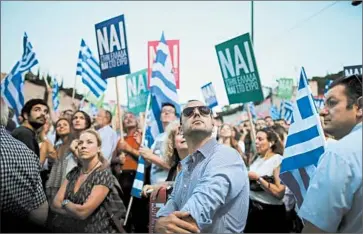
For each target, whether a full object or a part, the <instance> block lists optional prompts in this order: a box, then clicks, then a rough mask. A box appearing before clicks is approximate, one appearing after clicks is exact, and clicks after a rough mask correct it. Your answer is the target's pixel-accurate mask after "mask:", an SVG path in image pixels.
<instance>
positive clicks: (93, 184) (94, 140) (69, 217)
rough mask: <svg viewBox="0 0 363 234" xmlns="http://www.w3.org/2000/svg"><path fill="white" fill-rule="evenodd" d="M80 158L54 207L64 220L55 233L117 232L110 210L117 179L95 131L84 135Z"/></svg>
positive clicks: (79, 143) (68, 175)
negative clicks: (109, 206)
mask: <svg viewBox="0 0 363 234" xmlns="http://www.w3.org/2000/svg"><path fill="white" fill-rule="evenodd" d="M78 157H79V162H80V163H79V164H78V165H77V166H76V167H75V168H73V169H72V170H71V172H70V173H69V174H67V176H66V179H65V181H64V182H63V184H62V186H61V188H60V189H59V191H58V193H57V195H56V197H55V199H54V201H53V203H52V205H51V208H52V210H53V211H54V212H56V213H58V214H60V215H59V216H58V217H59V218H60V219H61V222H58V226H57V227H55V229H56V230H55V231H57V232H78V233H85V232H94V233H96V232H97V233H115V232H118V229H117V227H116V223H114V222H113V219H112V216H113V214H110V213H109V211H108V208H107V206H108V205H109V203H107V202H108V200H109V198H110V197H109V196H111V192H110V191H112V188H113V186H114V183H115V181H116V179H115V178H114V176H113V175H112V173H111V171H110V169H109V165H108V162H107V160H106V159H105V158H104V157H103V155H102V152H101V139H100V136H99V135H98V133H97V132H96V131H95V130H92V129H88V130H85V131H84V132H82V133H81V135H80V138H79V141H78ZM118 198H119V197H118ZM119 200H121V198H119ZM59 224H61V225H59Z"/></svg>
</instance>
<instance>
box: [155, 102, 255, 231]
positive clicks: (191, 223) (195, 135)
mask: <svg viewBox="0 0 363 234" xmlns="http://www.w3.org/2000/svg"><path fill="white" fill-rule="evenodd" d="M181 123H182V132H183V134H184V137H185V139H186V141H187V144H188V148H189V149H188V150H189V155H188V156H187V157H186V158H185V159H183V160H182V161H181V165H182V170H181V172H179V174H178V175H177V178H176V181H175V185H174V189H173V192H172V194H171V195H170V198H169V200H168V201H167V203H166V205H165V206H164V207H162V208H161V209H160V210H159V212H158V213H157V217H158V218H159V219H158V220H157V222H156V225H155V231H156V232H159V233H165V232H177V233H182V232H209V233H212V232H213V233H231V232H233V233H241V232H243V230H244V227H245V223H246V219H247V213H248V205H249V180H248V175H247V169H246V166H245V164H244V162H243V160H242V158H241V156H240V154H239V153H238V152H237V151H236V150H234V149H233V148H231V147H228V146H224V145H221V144H219V143H217V141H216V139H215V138H214V137H212V130H213V118H212V113H211V110H210V109H209V108H208V107H207V106H205V104H203V103H202V102H200V101H195V100H193V101H189V102H188V103H187V105H186V107H185V108H184V110H183V113H182V116H181Z"/></svg>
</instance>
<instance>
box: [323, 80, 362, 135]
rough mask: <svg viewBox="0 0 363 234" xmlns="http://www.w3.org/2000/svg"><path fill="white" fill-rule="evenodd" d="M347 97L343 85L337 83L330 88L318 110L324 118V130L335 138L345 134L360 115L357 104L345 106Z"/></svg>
mask: <svg viewBox="0 0 363 234" xmlns="http://www.w3.org/2000/svg"><path fill="white" fill-rule="evenodd" d="M347 106H348V97H347V96H346V94H345V86H344V85H337V86H335V87H333V88H332V89H330V90H329V91H328V93H327V95H326V100H325V106H324V108H323V110H322V111H321V112H320V115H321V116H322V117H323V118H324V124H323V126H324V131H325V132H326V133H328V134H330V135H332V136H334V137H335V138H336V139H341V138H342V137H344V136H345V135H347V134H348V133H349V132H350V131H351V130H352V129H353V127H354V126H355V125H356V123H357V119H358V118H361V117H362V112H361V110H359V109H358V105H356V104H354V105H353V107H352V108H347Z"/></svg>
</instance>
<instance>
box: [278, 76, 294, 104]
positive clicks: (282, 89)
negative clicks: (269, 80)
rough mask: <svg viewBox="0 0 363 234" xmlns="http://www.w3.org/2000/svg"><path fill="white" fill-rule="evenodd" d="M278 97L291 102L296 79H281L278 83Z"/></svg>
mask: <svg viewBox="0 0 363 234" xmlns="http://www.w3.org/2000/svg"><path fill="white" fill-rule="evenodd" d="M277 82H278V83H279V86H278V88H277V96H278V97H279V98H281V99H287V100H290V99H291V97H292V93H293V86H294V79H291V78H280V79H279V80H278V81H277Z"/></svg>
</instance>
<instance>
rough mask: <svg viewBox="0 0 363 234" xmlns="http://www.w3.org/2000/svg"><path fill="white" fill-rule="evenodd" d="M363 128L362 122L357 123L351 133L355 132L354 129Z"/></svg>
mask: <svg viewBox="0 0 363 234" xmlns="http://www.w3.org/2000/svg"><path fill="white" fill-rule="evenodd" d="M361 129H362V122H360V123H358V124H356V125H355V126H354V128H353V129H352V131H351V133H352V132H354V131H357V130H361Z"/></svg>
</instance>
